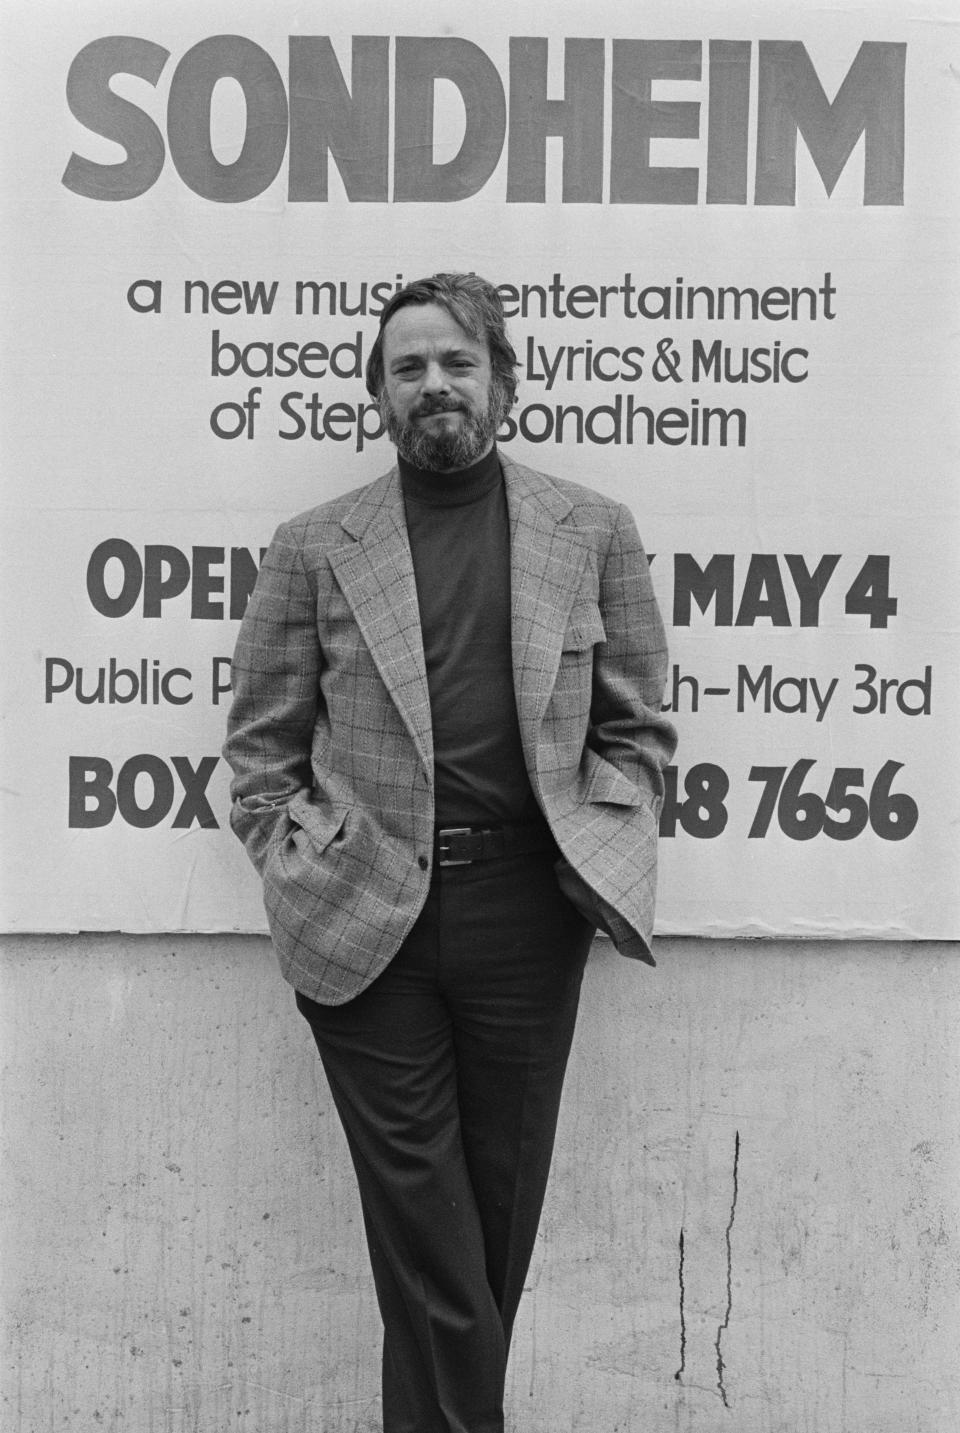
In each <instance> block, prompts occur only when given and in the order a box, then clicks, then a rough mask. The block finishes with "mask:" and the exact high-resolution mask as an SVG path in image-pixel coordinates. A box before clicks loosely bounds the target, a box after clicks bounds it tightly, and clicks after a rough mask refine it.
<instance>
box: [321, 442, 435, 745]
mask: <svg viewBox="0 0 960 1433" xmlns="http://www.w3.org/2000/svg"><path fill="white" fill-rule="evenodd" d="M343 527H344V528H345V529H346V531H347V532H348V533H350V535H351V536H352V537H353V538H354V539H356V540H355V541H354V542H352V543H350V544H349V545H348V546H345V547H341V548H338V549H337V550H336V551H334V552H331V553H330V565H331V567H332V568H333V571H334V574H335V575H336V578H337V581H338V583H339V584H340V589H341V591H342V592H343V595H344V597H345V598H346V600H347V602H348V603H349V604H350V607H351V609H352V611H353V615H354V617H355V618H356V621H357V626H358V627H359V628H360V631H361V633H362V634H363V639H364V641H365V642H366V644H367V646H368V647H369V649H370V655H371V656H372V657H373V660H374V662H375V663H376V666H377V670H378V671H379V673H380V676H381V677H382V678H383V682H384V685H385V686H386V688H387V691H388V692H389V693H390V696H391V698H392V700H393V702H394V704H395V705H396V707H397V710H398V711H399V713H400V715H401V717H402V718H403V721H404V723H405V725H406V727H407V729H408V730H409V732H410V735H411V736H412V738H413V740H414V742H415V744H416V747H417V751H418V753H419V755H420V758H421V760H422V761H423V763H424V766H425V767H426V768H427V770H428V771H432V768H433V731H432V727H431V721H430V695H429V692H428V690H427V670H426V664H425V662H424V656H423V634H422V632H421V628H420V609H419V605H418V602H417V589H416V583H415V580H414V575H413V559H412V557H411V555H410V542H409V539H408V537H407V527H406V522H405V520H404V513H403V495H402V493H401V491H400V480H399V475H398V473H397V470H396V468H394V469H393V470H392V471H391V472H389V473H387V474H386V476H385V477H383V478H380V479H379V480H378V481H377V482H375V483H373V484H372V485H371V486H370V487H369V488H367V489H365V490H364V492H363V493H362V494H361V495H360V497H359V499H358V500H357V502H356V504H355V505H354V507H353V508H351V510H350V512H349V513H348V514H347V515H346V517H345V518H344V519H343Z"/></svg>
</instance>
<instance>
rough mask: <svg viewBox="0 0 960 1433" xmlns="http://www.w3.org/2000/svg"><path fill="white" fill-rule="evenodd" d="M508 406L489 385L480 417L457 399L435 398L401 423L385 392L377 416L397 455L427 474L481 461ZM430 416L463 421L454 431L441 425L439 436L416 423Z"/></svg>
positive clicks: (382, 394) (504, 397)
mask: <svg viewBox="0 0 960 1433" xmlns="http://www.w3.org/2000/svg"><path fill="white" fill-rule="evenodd" d="M507 406H508V405H507V403H506V396H505V394H504V392H503V391H502V389H501V388H500V386H499V384H497V383H496V382H492V383H491V385H490V396H489V398H488V400H487V406H486V409H485V410H484V411H483V412H482V413H474V412H471V410H470V409H469V408H468V407H467V406H466V405H465V404H464V403H462V402H460V400H459V399H456V398H447V399H443V398H438V399H433V400H424V401H423V402H421V403H418V404H417V406H416V408H414V409H413V410H412V411H411V414H410V419H409V421H404V420H403V419H402V418H401V417H400V416H399V414H398V413H397V411H396V409H395V408H394V406H393V404H392V403H391V402H390V399H389V398H388V397H387V392H386V389H383V390H382V391H381V394H380V414H381V417H382V418H383V421H384V424H385V425H386V429H387V433H388V435H389V437H390V439H391V441H392V442H393V443H394V444H395V445H396V449H397V452H398V453H399V454H400V456H401V458H405V459H406V461H407V462H408V463H412V464H413V466H414V467H415V468H421V469H423V470H424V471H425V472H428V473H442V472H448V471H450V470H451V469H454V468H468V467H469V466H470V464H471V463H475V462H476V461H477V459H478V458H481V457H482V456H483V454H484V453H485V452H486V451H487V449H488V448H489V447H490V446H491V444H492V443H493V440H494V438H495V437H496V435H497V429H498V428H499V426H500V423H501V422H502V420H503V417H504V414H505V411H506V408H507ZM431 413H462V414H463V415H464V418H463V421H462V422H460V423H458V424H457V425H456V427H453V428H448V427H447V426H446V424H444V426H443V427H441V428H440V430H439V431H438V432H431V431H429V430H428V429H424V428H421V427H420V426H419V424H418V423H417V421H416V420H417V418H421V417H425V416H427V415H429V414H431Z"/></svg>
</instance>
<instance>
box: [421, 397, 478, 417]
mask: <svg viewBox="0 0 960 1433" xmlns="http://www.w3.org/2000/svg"><path fill="white" fill-rule="evenodd" d="M465 411H466V410H465V409H464V406H463V404H462V403H461V402H460V401H459V399H457V398H421V400H420V402H419V403H418V404H417V406H416V407H415V408H412V409H411V410H410V417H411V418H429V417H430V416H431V415H432V414H434V413H462V412H465Z"/></svg>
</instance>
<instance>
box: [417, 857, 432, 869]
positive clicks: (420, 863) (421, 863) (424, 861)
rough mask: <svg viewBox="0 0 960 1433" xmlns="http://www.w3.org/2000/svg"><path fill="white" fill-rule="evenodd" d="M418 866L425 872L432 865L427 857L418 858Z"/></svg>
mask: <svg viewBox="0 0 960 1433" xmlns="http://www.w3.org/2000/svg"><path fill="white" fill-rule="evenodd" d="M417 865H418V866H419V867H420V869H421V871H425V870H426V869H427V867H428V866H429V865H430V862H429V861H428V860H427V858H426V856H418V857H417Z"/></svg>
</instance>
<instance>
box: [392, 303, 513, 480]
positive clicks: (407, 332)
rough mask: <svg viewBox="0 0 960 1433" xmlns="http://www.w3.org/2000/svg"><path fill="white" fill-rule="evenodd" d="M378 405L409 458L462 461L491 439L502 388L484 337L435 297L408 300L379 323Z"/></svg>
mask: <svg viewBox="0 0 960 1433" xmlns="http://www.w3.org/2000/svg"><path fill="white" fill-rule="evenodd" d="M383 375H384V377H383V389H382V391H381V394H380V411H381V413H382V414H383V419H384V422H385V423H386V425H387V432H388V433H389V435H390V437H391V438H392V440H393V442H394V443H396V445H397V450H398V452H399V453H400V454H401V456H402V457H404V458H406V459H407V461H408V462H411V463H413V464H415V465H416V466H417V467H418V468H426V469H428V470H429V471H432V472H440V473H446V472H454V471H456V469H458V468H466V467H469V465H470V464H471V463H475V462H476V461H477V459H478V458H482V457H483V456H484V454H485V453H488V452H489V451H490V449H491V448H492V447H493V440H494V437H495V436H496V431H497V426H498V424H499V422H500V418H501V416H502V395H501V394H500V392H499V385H498V384H496V383H495V382H494V381H493V378H492V374H491V369H490V354H489V351H488V348H487V345H486V342H484V341H481V342H479V343H478V342H477V341H476V340H475V339H472V338H471V337H470V335H469V334H468V333H465V332H464V330H463V329H462V328H461V327H460V325H459V324H458V323H457V322H456V320H455V319H454V318H452V317H451V315H450V314H449V313H447V311H446V309H445V308H442V307H441V306H440V305H439V304H407V305H406V306H405V307H404V308H401V309H398V310H397V312H396V313H395V314H394V315H393V317H392V318H391V319H390V321H389V322H388V323H387V326H386V328H385V329H384V335H383Z"/></svg>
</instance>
